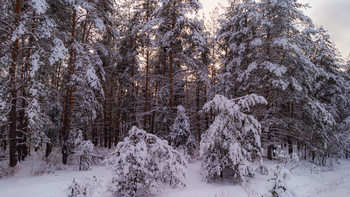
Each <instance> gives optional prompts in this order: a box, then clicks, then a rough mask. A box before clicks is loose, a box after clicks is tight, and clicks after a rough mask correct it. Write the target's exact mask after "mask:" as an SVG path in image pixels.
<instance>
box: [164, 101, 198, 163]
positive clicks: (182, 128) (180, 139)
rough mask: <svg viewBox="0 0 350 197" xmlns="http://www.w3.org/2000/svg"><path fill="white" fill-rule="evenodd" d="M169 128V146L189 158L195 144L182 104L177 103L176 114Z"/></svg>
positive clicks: (191, 155)
mask: <svg viewBox="0 0 350 197" xmlns="http://www.w3.org/2000/svg"><path fill="white" fill-rule="evenodd" d="M170 129H171V133H170V143H171V146H173V147H174V148H176V149H177V150H179V151H180V152H182V153H183V154H184V156H185V157H186V158H187V159H191V158H192V157H193V153H194V150H195V148H196V145H195V140H194V137H193V135H192V134H191V131H190V121H189V119H188V117H187V115H186V113H185V108H184V107H183V106H181V105H179V106H178V107H177V116H176V118H175V122H174V124H173V126H172V127H171V128H170Z"/></svg>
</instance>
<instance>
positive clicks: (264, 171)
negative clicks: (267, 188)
mask: <svg viewBox="0 0 350 197" xmlns="http://www.w3.org/2000/svg"><path fill="white" fill-rule="evenodd" d="M255 171H256V172H257V173H259V174H261V175H268V174H269V170H268V169H267V167H266V166H264V165H260V166H258V167H257V168H256V170H255Z"/></svg>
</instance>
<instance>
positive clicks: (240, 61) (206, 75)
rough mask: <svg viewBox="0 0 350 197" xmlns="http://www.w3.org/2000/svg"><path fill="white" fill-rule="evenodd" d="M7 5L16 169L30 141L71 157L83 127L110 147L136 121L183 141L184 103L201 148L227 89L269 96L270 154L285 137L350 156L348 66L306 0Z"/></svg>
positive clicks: (319, 155)
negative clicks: (179, 134) (220, 6)
mask: <svg viewBox="0 0 350 197" xmlns="http://www.w3.org/2000/svg"><path fill="white" fill-rule="evenodd" d="M0 3H1V9H0V32H1V34H0V40H1V42H0V46H1V47H0V70H1V72H0V91H1V95H0V128H1V130H0V143H1V149H2V151H3V152H4V153H5V157H7V155H8V156H9V165H10V167H14V166H16V164H17V162H18V161H22V160H24V159H25V157H26V156H27V155H28V153H29V151H30V148H34V149H35V150H38V149H45V151H46V157H48V156H49V154H50V152H51V151H52V148H53V147H61V149H62V162H63V163H64V164H66V163H67V158H68V156H69V155H70V154H72V151H73V150H74V139H75V138H77V136H78V135H79V133H80V132H81V133H82V134H83V138H84V139H85V140H90V141H91V142H92V143H93V144H94V145H95V146H103V147H108V148H111V147H113V146H115V145H116V144H117V143H118V142H119V141H121V140H123V138H124V137H125V136H127V133H128V130H129V129H130V128H131V127H132V126H134V125H136V126H138V127H139V128H141V129H143V130H145V131H147V132H149V133H152V134H155V135H157V136H159V137H161V138H163V139H167V140H169V141H170V144H179V143H180V142H171V141H174V140H175V141H176V140H178V139H174V137H172V136H176V133H174V130H173V128H174V127H175V126H174V125H173V124H174V120H179V118H177V119H176V117H177V113H178V112H177V108H178V106H179V105H181V106H183V107H182V108H181V111H182V113H181V114H182V115H181V116H182V117H184V116H186V115H184V114H183V113H186V114H187V116H188V118H189V119H190V121H189V122H190V124H189V123H186V125H187V126H186V128H185V130H186V132H187V131H189V132H191V133H192V135H193V136H194V139H195V140H196V143H197V147H198V145H199V142H200V141H201V136H202V134H203V133H204V132H205V131H206V130H207V129H208V128H209V125H210V124H211V123H213V121H214V119H215V117H216V112H215V110H214V108H215V107H213V109H212V110H211V109H207V110H204V111H202V108H203V106H204V104H205V103H207V102H208V101H209V100H211V99H213V98H214V96H215V95H217V94H219V95H223V96H225V97H226V98H228V99H234V98H237V97H242V96H244V95H247V94H251V93H254V94H257V95H260V96H263V97H264V98H265V99H266V101H267V104H266V105H256V106H255V107H254V108H253V109H252V110H250V113H251V115H254V117H256V118H257V120H259V122H260V123H261V126H262V133H261V138H262V141H263V147H265V148H266V150H267V156H268V158H269V159H272V152H273V148H274V146H275V145H276V144H281V143H286V144H289V147H290V148H289V150H290V152H293V145H297V148H298V150H301V149H303V150H304V153H305V158H312V159H313V160H317V161H319V162H320V163H321V164H322V163H325V162H326V158H333V157H341V156H344V155H345V154H346V153H347V150H348V146H349V136H348V131H349V121H348V116H349V106H350V105H349V101H350V99H349V87H350V86H349V74H348V73H347V72H346V69H347V66H346V63H345V62H344V60H342V59H341V58H340V55H339V52H338V51H337V49H336V47H335V46H334V44H333V43H332V42H331V41H330V38H329V36H328V35H327V32H326V31H325V30H324V29H323V28H320V27H317V26H316V25H314V24H313V22H312V20H311V19H310V18H309V17H307V16H306V15H305V14H303V12H302V9H303V8H304V7H305V6H304V5H303V4H300V3H298V2H297V1H296V0H277V1H272V0H261V1H259V2H256V1H254V0H240V1H232V2H231V3H230V5H229V6H228V7H226V8H225V12H224V14H221V15H220V14H219V13H218V10H217V9H216V10H214V11H213V12H212V14H211V15H210V17H208V19H204V18H203V17H201V16H199V14H198V11H199V10H200V9H201V5H200V3H199V2H198V0H117V1H113V0H98V1H91V0H75V1H71V0H13V1H6V0H0ZM249 106H250V105H249ZM248 108H249V107H248ZM184 111H185V112H184ZM247 139H249V138H247ZM183 140H184V141H186V140H187V139H186V138H184V139H183ZM191 146H192V145H191Z"/></svg>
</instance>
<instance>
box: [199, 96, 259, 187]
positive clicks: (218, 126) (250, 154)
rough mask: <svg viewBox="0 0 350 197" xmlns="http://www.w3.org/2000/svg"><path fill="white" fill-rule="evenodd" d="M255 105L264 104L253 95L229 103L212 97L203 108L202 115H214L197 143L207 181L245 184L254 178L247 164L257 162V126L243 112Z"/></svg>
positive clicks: (217, 97) (221, 97) (251, 118)
mask: <svg viewBox="0 0 350 197" xmlns="http://www.w3.org/2000/svg"><path fill="white" fill-rule="evenodd" d="M257 103H262V104H264V103H266V100H265V99H264V98H263V97H260V96H257V95H254V94H253V95H248V96H245V97H242V98H238V99H233V100H229V99H227V98H226V97H224V96H221V95H216V96H215V97H214V99H213V100H212V101H209V102H208V103H206V104H205V105H204V107H203V111H206V112H208V111H210V110H211V109H213V110H214V111H216V113H217V115H216V117H215V121H214V122H213V124H211V125H210V127H209V129H208V130H207V131H206V132H205V133H203V135H202V140H201V143H200V155H201V157H202V158H203V163H202V167H201V168H202V173H203V175H204V177H205V179H206V180H207V181H213V180H217V179H224V178H230V179H232V180H233V181H234V182H247V181H249V179H250V178H251V177H253V176H254V174H253V170H252V167H251V163H253V162H255V161H258V162H260V161H261V140H260V133H261V125H260V124H259V122H258V121H257V120H256V119H255V118H254V117H253V116H251V115H247V114H245V113H244V112H243V111H246V110H250V107H252V106H254V105H255V104H257Z"/></svg>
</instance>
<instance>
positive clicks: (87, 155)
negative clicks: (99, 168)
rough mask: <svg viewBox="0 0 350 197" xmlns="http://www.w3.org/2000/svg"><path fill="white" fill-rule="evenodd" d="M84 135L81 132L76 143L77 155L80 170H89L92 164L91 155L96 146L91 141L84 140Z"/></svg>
mask: <svg viewBox="0 0 350 197" xmlns="http://www.w3.org/2000/svg"><path fill="white" fill-rule="evenodd" d="M82 139H83V137H82V133H81V131H79V134H78V137H77V139H76V141H75V145H76V150H75V154H77V155H79V157H80V160H79V170H83V171H86V170H89V167H90V163H91V153H92V151H93V150H94V144H93V143H92V142H91V141H90V140H82Z"/></svg>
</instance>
